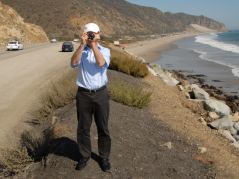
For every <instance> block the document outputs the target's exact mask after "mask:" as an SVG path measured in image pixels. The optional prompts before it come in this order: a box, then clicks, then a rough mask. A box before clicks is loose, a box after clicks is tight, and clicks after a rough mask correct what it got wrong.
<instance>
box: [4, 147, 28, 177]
mask: <svg viewBox="0 0 239 179" xmlns="http://www.w3.org/2000/svg"><path fill="white" fill-rule="evenodd" d="M32 162H33V160H32V158H31V157H30V156H29V155H28V152H27V149H26V148H25V147H20V146H19V147H18V148H17V149H4V148H2V149H0V165H1V167H2V170H3V171H2V172H3V173H4V175H5V176H11V175H14V174H16V173H18V172H19V171H20V170H22V169H23V168H25V167H26V166H27V165H28V164H30V163H32Z"/></svg>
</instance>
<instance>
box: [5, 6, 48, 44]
mask: <svg viewBox="0 0 239 179" xmlns="http://www.w3.org/2000/svg"><path fill="white" fill-rule="evenodd" d="M14 39H16V40H20V41H22V42H24V44H32V43H41V42H47V41H48V37H47V35H46V33H45V32H44V31H43V29H42V28H41V27H39V26H37V25H34V24H30V23H25V22H24V19H23V18H22V17H21V16H19V15H18V13H17V12H16V11H15V10H14V9H12V8H11V7H9V6H7V5H4V4H2V3H1V2H0V47H4V46H5V45H6V44H7V43H8V41H9V40H14Z"/></svg>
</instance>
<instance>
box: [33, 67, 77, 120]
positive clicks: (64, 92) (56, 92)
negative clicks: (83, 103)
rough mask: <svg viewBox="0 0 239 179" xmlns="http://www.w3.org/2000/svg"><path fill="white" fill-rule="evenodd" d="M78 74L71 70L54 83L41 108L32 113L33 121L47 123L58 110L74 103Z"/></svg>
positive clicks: (42, 97) (43, 97) (38, 107)
mask: <svg viewBox="0 0 239 179" xmlns="http://www.w3.org/2000/svg"><path fill="white" fill-rule="evenodd" d="M75 79H76V73H75V71H73V70H71V71H68V72H65V73H64V74H63V75H62V76H61V77H59V79H57V80H56V81H54V82H52V83H51V84H50V85H49V88H48V90H47V91H45V93H44V94H43V95H42V96H41V98H40V106H37V108H36V109H33V110H32V111H31V112H30V115H31V120H33V121H34V122H36V123H41V122H43V121H45V120H46V119H47V118H48V117H49V116H50V114H52V113H53V111H54V110H56V109H57V108H60V107H63V106H65V105H67V104H69V103H71V102H72V101H73V99H74V98H75V94H76V90H77V87H76V85H75Z"/></svg>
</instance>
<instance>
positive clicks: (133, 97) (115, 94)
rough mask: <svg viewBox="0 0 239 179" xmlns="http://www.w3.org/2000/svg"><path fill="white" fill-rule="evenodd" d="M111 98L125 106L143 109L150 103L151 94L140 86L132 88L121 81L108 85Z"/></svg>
mask: <svg viewBox="0 0 239 179" xmlns="http://www.w3.org/2000/svg"><path fill="white" fill-rule="evenodd" d="M109 90H110V95H111V98H112V99H113V100H114V101H116V102H119V103H122V104H125V105H127V106H133V107H137V108H143V107H145V106H148V105H149V103H150V102H151V95H152V93H151V92H149V91H147V90H143V88H142V87H140V86H133V85H130V84H127V83H125V82H123V81H120V80H118V81H112V82H110V84H109Z"/></svg>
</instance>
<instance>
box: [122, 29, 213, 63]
mask: <svg viewBox="0 0 239 179" xmlns="http://www.w3.org/2000/svg"><path fill="white" fill-rule="evenodd" d="M209 32H214V31H213V30H211V29H208V28H205V27H201V26H199V25H192V28H190V29H188V30H187V31H185V32H181V33H175V34H167V35H166V36H164V37H158V38H156V39H150V40H144V41H138V42H135V43H132V44H129V45H128V47H127V49H126V51H127V52H129V53H131V54H134V55H137V56H140V57H142V58H144V59H145V61H146V62H153V61H155V60H158V57H159V54H160V52H162V51H165V50H167V49H170V48H171V47H173V46H174V42H176V41H178V40H181V39H184V38H188V37H193V36H196V35H199V34H203V33H209Z"/></svg>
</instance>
